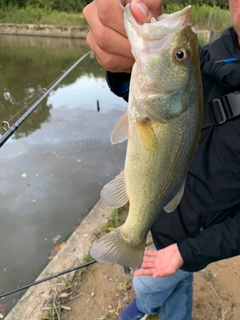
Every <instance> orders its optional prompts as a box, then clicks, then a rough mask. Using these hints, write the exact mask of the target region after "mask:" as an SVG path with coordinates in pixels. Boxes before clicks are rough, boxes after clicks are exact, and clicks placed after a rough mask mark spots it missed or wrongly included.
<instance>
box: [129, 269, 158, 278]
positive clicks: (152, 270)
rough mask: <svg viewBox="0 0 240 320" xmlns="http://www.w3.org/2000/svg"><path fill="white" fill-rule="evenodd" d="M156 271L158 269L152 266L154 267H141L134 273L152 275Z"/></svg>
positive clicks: (136, 274)
mask: <svg viewBox="0 0 240 320" xmlns="http://www.w3.org/2000/svg"><path fill="white" fill-rule="evenodd" d="M155 273H156V269H155V268H152V269H146V270H144V269H139V270H137V271H135V272H134V275H135V276H151V275H153V274H155Z"/></svg>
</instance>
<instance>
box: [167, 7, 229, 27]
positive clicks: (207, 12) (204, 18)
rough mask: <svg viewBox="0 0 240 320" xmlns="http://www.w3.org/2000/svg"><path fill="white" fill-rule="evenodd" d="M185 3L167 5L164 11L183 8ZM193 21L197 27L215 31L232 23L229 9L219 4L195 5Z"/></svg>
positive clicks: (169, 11)
mask: <svg viewBox="0 0 240 320" xmlns="http://www.w3.org/2000/svg"><path fill="white" fill-rule="evenodd" d="M182 8H183V5H179V4H172V5H170V4H169V5H166V7H165V8H164V12H166V13H171V12H175V11H178V10H181V9H182ZM192 22H193V25H194V26H195V27H196V29H210V30H213V31H223V30H224V29H226V28H227V27H229V26H230V25H231V19H230V14H229V10H228V9H226V8H225V9H221V8H220V7H217V6H208V5H205V4H204V5H201V6H200V5H193V6H192Z"/></svg>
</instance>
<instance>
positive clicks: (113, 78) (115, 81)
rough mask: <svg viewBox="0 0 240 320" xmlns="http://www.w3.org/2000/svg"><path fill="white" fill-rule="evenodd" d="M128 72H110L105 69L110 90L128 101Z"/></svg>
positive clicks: (129, 75)
mask: <svg viewBox="0 0 240 320" xmlns="http://www.w3.org/2000/svg"><path fill="white" fill-rule="evenodd" d="M130 77H131V74H130V73H124V72H121V73H120V72H119V73H112V72H109V71H107V73H106V80H107V84H108V86H109V88H110V90H111V91H112V92H113V93H114V94H116V95H117V96H119V97H122V98H123V99H124V100H126V101H128V93H129V84H130Z"/></svg>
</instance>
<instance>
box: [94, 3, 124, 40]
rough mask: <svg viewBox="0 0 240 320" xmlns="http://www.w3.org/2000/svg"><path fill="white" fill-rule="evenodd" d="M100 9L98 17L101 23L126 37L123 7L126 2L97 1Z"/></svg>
mask: <svg viewBox="0 0 240 320" xmlns="http://www.w3.org/2000/svg"><path fill="white" fill-rule="evenodd" d="M95 1H96V6H97V8H98V17H99V20H100V21H101V23H102V24H103V25H104V26H107V27H108V28H111V29H113V30H115V31H117V32H118V33H120V34H121V35H123V36H125V37H126V31H125V27H124V23H123V5H125V1H124V0H118V1H116V0H115V1H111V5H109V0H95Z"/></svg>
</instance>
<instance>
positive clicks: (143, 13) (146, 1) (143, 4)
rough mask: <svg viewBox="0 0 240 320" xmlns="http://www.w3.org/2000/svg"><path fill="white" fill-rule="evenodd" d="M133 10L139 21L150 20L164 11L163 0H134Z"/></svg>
mask: <svg viewBox="0 0 240 320" xmlns="http://www.w3.org/2000/svg"><path fill="white" fill-rule="evenodd" d="M131 10H132V13H133V15H134V17H135V19H136V20H137V21H138V22H140V23H146V22H150V19H151V17H155V18H156V17H157V16H159V15H160V14H161V13H162V0H133V1H132V4H131Z"/></svg>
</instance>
